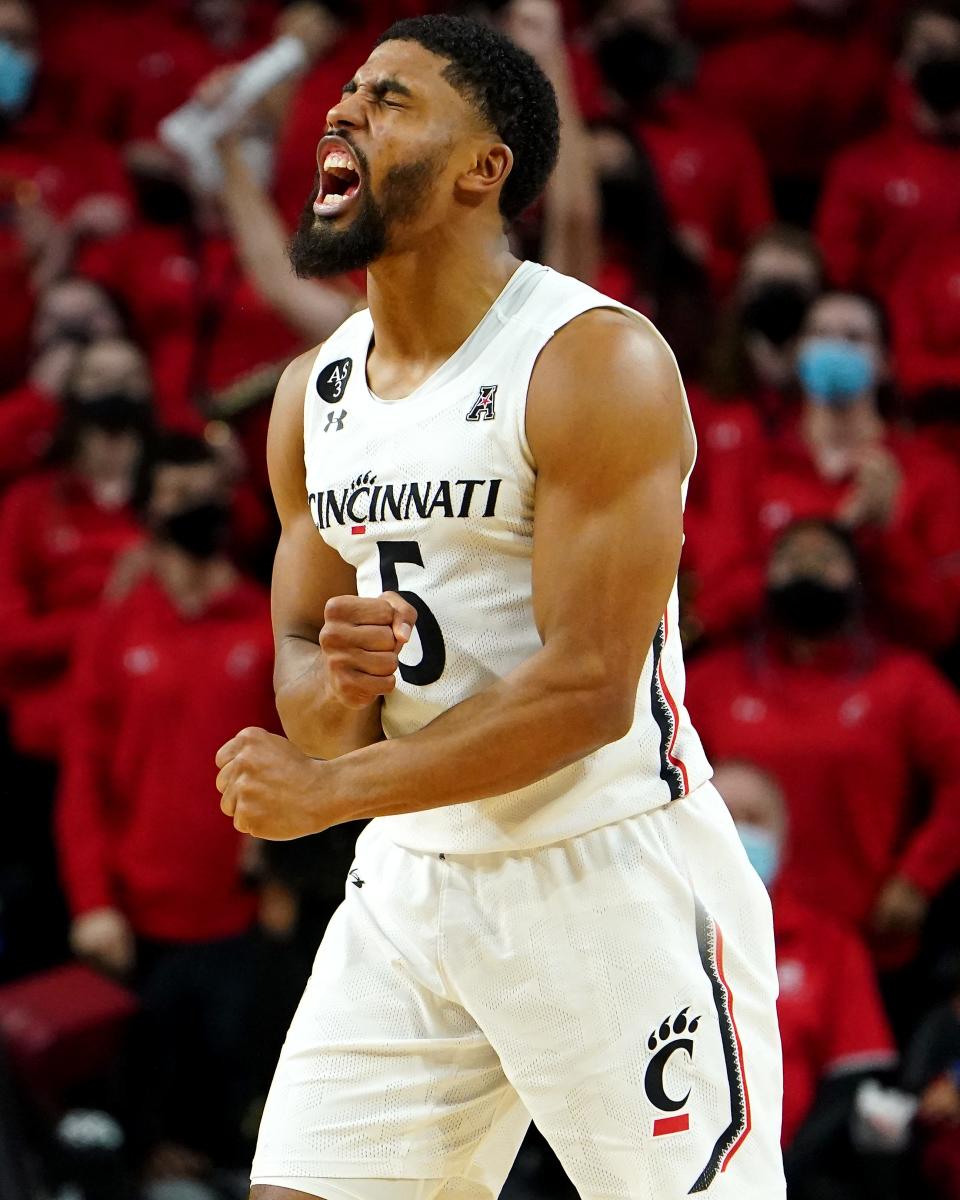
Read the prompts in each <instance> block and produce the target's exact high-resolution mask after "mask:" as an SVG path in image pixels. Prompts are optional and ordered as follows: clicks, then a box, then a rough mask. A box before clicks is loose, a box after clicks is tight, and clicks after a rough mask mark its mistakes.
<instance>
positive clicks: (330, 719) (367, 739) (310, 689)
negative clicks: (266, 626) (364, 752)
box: [274, 638, 383, 759]
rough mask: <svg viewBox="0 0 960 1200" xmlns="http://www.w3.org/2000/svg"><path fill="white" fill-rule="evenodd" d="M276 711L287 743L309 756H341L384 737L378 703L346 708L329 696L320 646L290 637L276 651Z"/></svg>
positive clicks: (327, 757)
mask: <svg viewBox="0 0 960 1200" xmlns="http://www.w3.org/2000/svg"><path fill="white" fill-rule="evenodd" d="M274 687H275V691H276V701H277V712H278V714H279V716H280V723H281V724H282V725H283V731H284V733H285V734H286V735H287V737H288V738H289V739H290V741H291V742H293V744H294V745H295V746H296V747H297V748H298V749H299V750H302V751H303V753H304V754H308V755H309V756H310V757H311V758H326V759H329V758H339V757H340V755H342V754H349V753H350V752H351V751H353V750H360V749H362V748H364V747H366V746H370V745H372V744H373V743H375V742H378V741H380V740H381V739H382V738H383V727H382V725H381V723H380V704H379V703H376V704H371V705H369V706H368V707H367V708H364V709H354V708H346V707H345V706H344V705H343V704H341V703H340V702H339V701H338V700H337V699H336V697H334V696H333V695H331V693H330V690H329V688H328V687H327V683H326V680H325V677H324V671H323V657H322V654H321V652H320V649H319V647H317V646H314V645H313V644H312V643H310V642H307V641H306V640H305V639H302V638H288V639H286V640H285V641H284V643H282V644H281V646H280V647H279V649H278V651H277V667H276V671H275V673H274Z"/></svg>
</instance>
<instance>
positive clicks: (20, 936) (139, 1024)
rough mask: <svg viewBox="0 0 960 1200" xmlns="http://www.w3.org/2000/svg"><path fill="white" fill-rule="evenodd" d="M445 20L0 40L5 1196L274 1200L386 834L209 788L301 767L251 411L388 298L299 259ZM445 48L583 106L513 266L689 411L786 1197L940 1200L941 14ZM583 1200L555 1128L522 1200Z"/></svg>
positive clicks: (271, 21)
mask: <svg viewBox="0 0 960 1200" xmlns="http://www.w3.org/2000/svg"><path fill="white" fill-rule="evenodd" d="M441 6H442V5H433V6H430V5H428V4H427V3H426V0H329V2H328V3H326V4H323V5H321V4H312V3H303V2H298V3H294V4H287V5H284V4H282V3H281V2H280V0H32V2H31V0H0V289H2V295H3V297H4V304H3V309H2V316H0V705H2V709H0V718H2V729H0V771H2V778H3V780H4V787H3V799H2V805H3V808H2V815H3V821H2V828H3V835H2V837H0V1195H3V1196H4V1197H5V1198H6V1197H10V1198H11V1200H28V1198H29V1200H33V1198H34V1197H51V1198H53V1197H59V1198H61V1200H66V1198H67V1197H71V1200H121V1198H129V1200H134V1198H141V1197H144V1198H147V1200H215V1198H217V1197H221V1198H227V1200H229V1198H230V1197H234V1196H236V1197H242V1196H244V1195H245V1188H246V1177H245V1169H246V1167H247V1165H248V1163H249V1157H250V1151H251V1146H252V1139H253V1138H254V1137H255V1134H256V1127H257V1120H258V1112H259V1106H260V1105H261V1104H262V1101H263V1097H264V1095H265V1091H266V1087H267V1085H268V1083H269V1079H270V1073H271V1068H272V1065H273V1061H274V1059H275V1056H276V1053H277V1051H278V1049H279V1045H280V1043H281V1041H282V1038H283V1035H284V1032H285V1029H286V1025H287V1022H288V1020H289V1018H290V1016H291V1014H292V1011H293V1008H294V1006H295V1004H296V1001H297V999H298V997H299V993H300V990H301V988H302V986H303V983H304V981H305V978H306V975H307V974H308V972H309V969H310V963H311V960H312V956H313V953H314V950H315V948H316V945H317V943H318V942H319V939H320V936H321V934H322V931H323V928H324V926H325V923H326V921H327V919H328V917H329V915H330V914H331V912H332V911H333V908H334V907H335V905H336V904H337V903H338V900H339V897H340V895H341V894H342V888H343V883H344V878H345V875H346V872H347V869H348V868H349V865H350V861H351V857H352V843H353V840H354V839H355V836H356V832H357V830H356V828H354V827H349V826H347V827H341V828H337V829H334V830H331V831H330V832H328V833H327V834H324V835H322V836H320V837H318V838H311V839H305V840H304V841H302V842H297V843H290V844H286V845H270V844H261V843H255V842H254V841H253V840H252V839H248V838H244V837H243V836H241V835H240V834H237V833H236V832H235V831H234V830H233V828H232V826H231V825H230V823H229V822H228V821H227V820H225V819H224V818H223V817H222V815H221V813H220V811H219V806H218V797H217V794H216V790H215V787H214V777H215V771H214V768H213V758H214V754H215V751H216V750H217V748H218V747H219V745H220V744H221V743H222V742H224V741H225V740H226V739H227V738H229V737H230V736H232V735H233V734H234V733H235V732H236V731H237V730H238V729H239V728H241V727H243V726H246V725H262V726H265V727H266V728H277V718H276V715H275V710H274V706H273V693H272V686H271V670H272V654H273V647H272V639H271V633H270V624H269V601H268V593H267V587H268V582H269V574H270V566H271V559H272V552H273V546H274V543H275V539H276V527H275V516H274V513H273V509H272V505H271V502H270V497H269V489H268V486H267V480H266V475H265V454H264V443H265V435H266V426H267V419H268V415H269V407H270V398H271V395H272V391H273V388H274V385H275V383H276V381H277V379H278V377H279V374H280V372H281V370H282V369H283V367H284V366H285V364H286V363H287V362H288V361H289V359H290V358H291V357H293V355H294V354H295V353H297V352H298V351H299V350H301V349H303V348H304V347H306V346H308V345H311V344H313V343H316V342H318V341H320V340H321V339H322V338H323V337H324V336H325V335H326V334H327V333H329V332H330V331H331V330H332V329H334V328H335V327H336V326H337V325H338V324H339V323H340V321H341V320H343V319H344V317H345V316H346V315H348V314H349V313H350V312H351V311H352V310H353V309H354V308H355V307H356V306H358V305H361V304H362V303H363V283H364V281H363V279H362V277H349V278H343V279H340V280H335V281H332V282H328V283H323V284H321V283H317V282H312V281H304V280H299V279H296V278H295V277H294V276H293V274H292V272H291V270H290V268H289V266H288V264H287V260H286V255H285V243H286V240H287V238H288V236H289V233H290V231H292V228H293V227H294V225H295V223H296V220H297V217H298V214H299V213H300V211H301V209H302V207H303V205H304V203H305V202H306V201H307V200H308V199H311V198H312V192H311V189H312V187H313V180H314V173H315V146H316V142H317V140H318V137H319V136H320V134H321V133H322V131H323V128H324V114H325V113H326V111H327V109H328V108H329V107H330V106H331V105H332V104H333V103H334V101H335V100H336V98H337V96H338V95H339V92H340V88H341V86H342V85H343V83H344V82H345V81H347V80H348V79H349V78H350V77H351V75H352V72H353V70H354V69H355V68H356V66H358V65H359V64H360V63H361V62H362V61H363V59H364V58H365V56H366V54H367V52H368V50H369V49H370V47H371V46H372V43H373V41H374V39H375V37H376V35H377V34H378V33H379V32H380V31H381V30H382V29H383V28H384V27H385V26H386V25H387V24H389V23H390V22H391V21H392V20H394V19H396V18H398V17H402V16H406V15H412V14H413V13H415V12H417V11H423V10H424V9H426V8H428V7H433V9H434V10H436V8H437V7H441ZM447 7H448V8H449V9H450V10H453V9H454V8H456V9H457V11H463V12H468V13H470V14H471V15H475V16H479V17H481V18H482V19H486V20H489V21H491V22H494V23H497V24H498V25H500V26H501V27H503V28H504V29H505V30H506V31H507V32H508V33H509V34H510V36H512V37H513V38H514V39H515V40H516V41H518V42H519V43H520V44H521V45H523V46H524V47H525V48H526V49H527V50H529V52H530V53H531V54H532V55H533V56H534V57H535V58H536V59H537V61H538V62H539V63H540V64H541V66H542V67H543V69H544V70H545V71H546V72H547V73H548V74H549V76H550V77H551V79H552V80H553V82H554V85H555V87H556V90H557V94H558V99H559V103H560V108H561V113H562V117H563V127H564V139H563V147H562V150H561V158H560V163H559V166H558V169H557V172H556V173H555V175H554V178H553V179H552V181H551V183H550V185H549V187H548V189H547V192H546V194H545V196H544V197H543V198H542V200H541V201H540V202H538V204H537V205H536V206H535V207H534V209H533V210H531V211H529V212H528V213H526V214H524V216H523V217H521V219H520V220H519V221H518V222H517V223H516V227H515V228H514V229H513V231H512V234H511V236H512V238H513V240H514V244H515V246H516V249H517V252H518V253H520V254H521V255H523V256H526V257H531V258H535V259H538V260H539V261H542V262H546V263H548V264H549V265H551V266H553V267H555V268H557V269H558V270H562V271H566V272H568V273H570V274H574V275H577V276H579V277H580V278H582V279H584V280H586V281H588V282H591V283H593V284H595V286H597V287H599V288H600V289H601V290H603V291H605V292H606V293H608V294H609V295H611V296H613V297H614V298H616V299H617V300H618V301H621V302H624V303H626V304H629V305H631V306H633V307H635V308H637V309H639V310H640V311H641V312H643V313H645V314H647V315H648V316H650V317H651V318H652V319H653V320H654V321H655V322H656V323H657V324H658V325H659V327H660V328H661V330H662V331H663V332H664V334H665V335H666V336H667V338H668V339H669V340H670V342H671V344H672V345H673V346H674V348H675V351H676V353H677V357H678V359H679V361H680V364H681V367H682V369H683V372H684V377H685V380H686V383H687V390H688V394H689V398H690V402H691V406H692V408H693V412H694V417H695V421H696V425H697V429H698V435H699V443H700V445H699V462H698V466H697V469H696V472H695V474H694V477H693V481H692V484H691V488H690V494H689V497H688V505H687V517H686V543H685V548H684V554H683V560H682V563H681V595H682V612H683V632H684V638H685V643H686V646H687V658H688V707H689V709H690V711H691V714H692V717H693V719H694V722H695V724H697V726H698V728H699V729H700V731H701V734H702V736H703V738H704V741H705V744H706V747H707V750H708V752H709V754H710V756H711V758H712V761H713V762H714V764H715V766H716V770H717V783H718V785H719V787H720V790H721V792H722V793H723V795H724V798H725V799H726V801H727V803H728V805H729V807H730V809H731V811H732V812H733V815H734V817H735V819H736V821H737V825H738V828H739V830H740V832H741V836H742V838H743V841H744V844H745V846H746V848H747V851H748V853H749V855H750V858H751V860H752V861H753V863H754V865H755V866H756V868H757V870H758V872H759V873H760V875H761V877H762V878H763V879H764V882H765V883H766V884H767V886H768V888H769V889H770V892H771V896H772V899H773V906H774V917H775V926H776V936H777V958H778V970H779V976H780V988H781V995H780V1005H779V1011H780V1019H781V1026H782V1038H783V1048H784V1061H785V1091H786V1095H785V1109H784V1129H783V1144H784V1151H785V1159H786V1167H787V1176H788V1182H789V1195H790V1200H868V1198H869V1200H902V1198H903V1197H906V1196H909V1197H910V1198H911V1200H960V935H958V933H957V921H956V915H955V914H956V911H957V909H956V905H957V903H958V901H960V886H958V874H960V696H958V692H957V685H958V683H960V654H958V648H960V4H958V3H957V0H919V2H918V3H914V4H909V3H907V2H905V0H508V2H507V3H503V2H502V0H483V2H481V0H477V3H476V4H471V3H469V2H468V3H464V4H463V5H462V6H457V5H456V4H455V3H451V4H449V5H448V6H447ZM278 47H280V48H281V49H280V50H278ZM263 51H266V56H267V58H269V60H270V62H271V63H273V64H274V66H276V64H277V63H279V64H280V66H279V67H278V68H277V69H276V71H275V77H272V78H271V80H270V84H271V86H269V87H260V89H259V94H257V95H254V94H253V93H254V92H256V91H257V89H256V88H255V87H253V86H252V84H251V80H252V78H253V76H252V74H251V72H250V66H249V64H250V63H251V61H252V62H253V63H254V64H256V63H257V62H259V63H261V65H262V64H263V63H264V62H265V61H267V58H265V57H264V55H263V53H262V52H263ZM271 56H272V57H271ZM244 88H246V92H245V93H244ZM243 96H245V99H244V98H243ZM251 97H252V98H251ZM171 114H176V119H175V120H173V121H168V120H167V118H169V117H170V115H171ZM597 369H598V370H602V364H598V367H597ZM637 519H638V520H642V519H643V515H642V514H640V513H638V514H637ZM568 1195H572V1192H571V1191H570V1189H569V1185H568V1184H567V1183H566V1182H565V1180H564V1177H563V1174H562V1172H561V1171H560V1168H559V1167H558V1165H557V1164H556V1162H555V1160H553V1158H552V1156H551V1155H550V1153H549V1151H548V1149H547V1148H546V1147H545V1145H544V1144H543V1143H542V1141H540V1140H539V1139H538V1138H537V1136H536V1135H535V1134H531V1136H530V1138H529V1139H528V1141H527V1143H526V1144H525V1147H524V1149H523V1151H522V1152H521V1157H520V1159H519V1160H518V1163H517V1166H516V1168H515V1171H514V1174H513V1176H512V1177H511V1180H510V1182H509V1183H508V1186H507V1190H506V1191H505V1192H504V1196H505V1197H506V1198H507V1200H537V1198H539V1200H559V1198H562V1197H565V1196H568Z"/></svg>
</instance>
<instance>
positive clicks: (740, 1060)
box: [714, 922, 752, 1174]
mask: <svg viewBox="0 0 960 1200" xmlns="http://www.w3.org/2000/svg"><path fill="white" fill-rule="evenodd" d="M714 928H715V929H716V931H717V974H718V975H719V976H720V982H721V983H722V984H723V990H724V991H725V992H726V993H727V1012H728V1013H729V1014H730V1024H731V1025H732V1026H733V1036H734V1039H735V1040H736V1043H737V1062H738V1064H739V1067H740V1082H741V1083H742V1084H743V1106H744V1109H745V1110H746V1121H745V1122H744V1127H743V1133H741V1134H740V1136H739V1137H738V1138H737V1140H736V1141H735V1142H734V1143H733V1145H732V1146H731V1147H730V1149H729V1150H728V1151H727V1155H726V1157H725V1158H724V1160H723V1166H722V1167H721V1168H720V1173H721V1174H723V1172H724V1171H725V1170H726V1169H727V1164H728V1163H729V1162H730V1159H731V1158H733V1156H734V1155H735V1154H736V1152H737V1151H738V1150H739V1149H740V1147H741V1146H742V1145H743V1143H744V1142H745V1141H746V1138H747V1134H748V1133H749V1132H750V1129H751V1127H752V1123H751V1120H750V1090H749V1088H748V1087H747V1073H746V1071H745V1070H744V1067H743V1046H742V1045H741V1044H740V1031H739V1030H738V1029H737V1022H736V1020H735V1018H734V1015H733V992H731V990H730V985H729V984H728V983H727V980H726V976H725V975H724V973H723V934H722V933H721V932H720V926H719V925H717V923H716V922H714Z"/></svg>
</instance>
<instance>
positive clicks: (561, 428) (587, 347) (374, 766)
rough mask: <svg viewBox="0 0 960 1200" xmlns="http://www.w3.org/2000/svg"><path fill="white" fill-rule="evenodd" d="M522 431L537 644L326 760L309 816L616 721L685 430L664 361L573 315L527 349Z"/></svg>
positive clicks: (474, 772) (514, 770)
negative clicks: (475, 684) (411, 718)
mask: <svg viewBox="0 0 960 1200" xmlns="http://www.w3.org/2000/svg"><path fill="white" fill-rule="evenodd" d="M527 431H528V438H529V441H530V445H531V448H532V450H533V453H534V456H535V459H536V462H537V466H538V477H537V490H536V501H535V518H534V551H533V599H534V608H535V614H536V620H537V625H538V628H539V630H540V634H541V637H542V639H543V648H542V649H541V650H540V651H539V652H538V653H536V654H535V655H533V656H532V657H531V658H530V659H529V660H528V661H527V662H526V663H524V664H523V665H522V666H521V667H519V668H517V669H516V670H514V671H512V672H511V673H510V674H509V675H507V676H506V677H505V678H504V679H502V680H501V681H499V682H498V683H496V684H494V685H493V686H492V687H490V688H488V689H486V690H484V691H483V692H481V693H478V694H477V695H475V696H472V697H471V698H470V699H468V700H466V701H464V702H463V703H461V704H458V705H456V706H455V707H454V708H452V709H450V710H449V711H448V712H446V713H444V714H443V715H442V716H440V717H438V718H437V719H436V720H435V721H433V722H431V723H430V724H429V725H427V726H426V727H425V728H424V729H422V730H420V731H419V732H417V733H415V734H412V735H410V736H407V737H401V738H396V739H393V740H391V741H385V742H381V743H380V744H378V745H375V746H370V747H369V748H367V749H364V750H359V751H357V752H356V753H354V754H348V755H346V756H345V757H344V758H342V759H340V760H338V761H337V762H336V763H332V764H324V765H323V768H324V769H323V772H322V773H321V778H322V782H321V786H320V801H319V810H318V811H319V815H320V820H321V821H322V822H324V823H326V824H330V823H333V822H336V821H340V820H347V819H350V818H352V817H357V816H377V815H384V814H390V813H402V812H412V811H416V810H419V809H429V808H437V807H441V806H444V805H449V804H456V803H460V802H463V801H471V800H477V799H481V798H483V797H487V796H493V795H498V794H500V793H503V792H507V791H512V790H514V789H516V788H520V787H524V786H526V785H527V784H530V783H533V782H535V781H536V780H539V779H542V778H544V777H545V776H547V775H550V774H552V773H553V772H554V771H557V770H559V769H560V768H562V767H564V766H566V765H568V764H569V763H571V762H574V761H576V760H577V759H580V758H583V757H584V756H585V755H587V754H590V753H591V752H592V751H594V750H596V749H597V748H599V747H600V746H603V745H604V744H606V743H608V742H611V741H614V740H616V739H618V738H620V737H622V736H623V735H624V734H625V733H626V732H627V730H628V729H629V727H630V724H631V722H632V719H633V710H634V703H635V699H636V692H637V685H638V681H639V677H640V673H641V671H642V669H643V664H644V661H645V659H646V657H647V654H648V652H649V650H650V645H651V642H652V640H653V636H654V634H655V632H656V629H657V626H658V624H659V622H660V619H661V617H662V614H663V611H664V609H665V607H666V604H667V600H668V597H669V594H670V590H671V587H672V585H673V580H674V577H675V575H676V570H677V561H678V559H679V555H680V546H681V538H682V507H681V481H682V479H683V476H684V473H685V471H686V469H687V467H688V465H689V462H690V458H691V455H692V439H691V435H690V432H689V429H688V427H687V425H686V422H685V419H684V415H683V403H682V399H681V390H680V382H679V378H678V376H677V372H676V368H675V366H674V364H673V362H672V360H671V358H670V356H669V354H668V353H667V351H666V350H665V349H664V347H663V346H662V344H661V343H660V342H659V341H658V340H657V339H656V338H655V336H654V335H653V334H652V333H651V332H650V331H649V330H648V329H647V328H646V327H645V326H641V325H640V324H639V323H638V322H636V321H635V320H634V319H633V318H629V317H626V316H624V315H621V314H618V313H613V312H608V311H604V312H592V313H589V314H585V315H584V316H582V317H580V318H578V319H577V320H575V321H574V322H572V323H571V324H570V325H569V326H567V327H566V328H565V329H564V330H562V331H561V332H560V333H559V334H558V335H557V336H556V337H555V338H554V339H553V341H552V342H551V343H550V344H549V345H548V347H547V348H546V349H545V350H544V352H543V354H542V355H541V358H540V361H539V362H538V364H537V367H536V369H535V371H534V376H533V380H532V382H531V386H530V394H529V400H528V412H527ZM492 747H496V753H491V748H492ZM324 797H325V799H324ZM330 817H333V822H331V820H330Z"/></svg>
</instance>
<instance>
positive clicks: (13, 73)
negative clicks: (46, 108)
mask: <svg viewBox="0 0 960 1200" xmlns="http://www.w3.org/2000/svg"><path fill="white" fill-rule="evenodd" d="M36 72H37V60H36V59H35V58H34V56H33V55H32V54H28V53H27V52H26V51H25V50H19V49H18V48H17V47H16V46H11V45H10V43H9V42H7V41H3V40H2V39H0V112H4V113H7V114H9V115H11V116H17V115H18V114H19V113H21V112H23V110H24V109H25V108H26V106H27V101H28V100H29V99H30V92H31V91H32V90H33V77H34V75H35V74H36Z"/></svg>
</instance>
